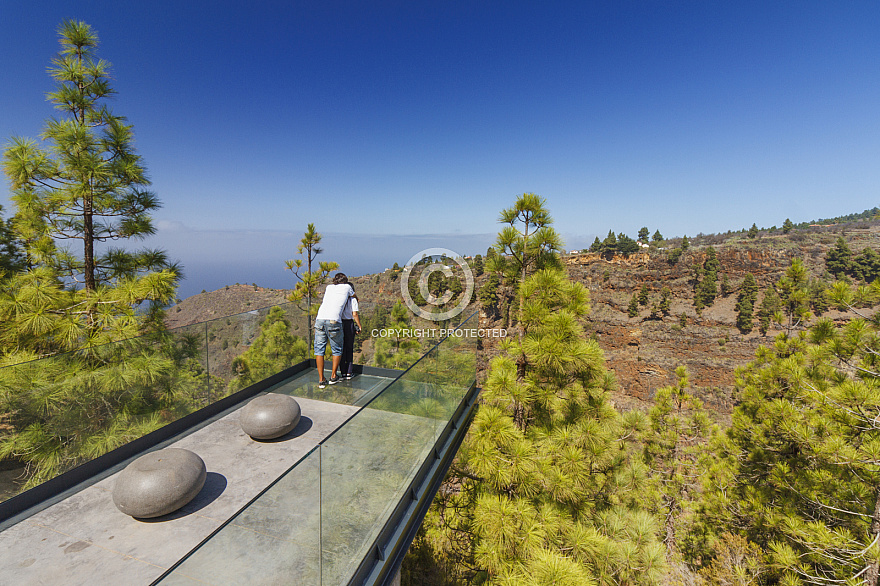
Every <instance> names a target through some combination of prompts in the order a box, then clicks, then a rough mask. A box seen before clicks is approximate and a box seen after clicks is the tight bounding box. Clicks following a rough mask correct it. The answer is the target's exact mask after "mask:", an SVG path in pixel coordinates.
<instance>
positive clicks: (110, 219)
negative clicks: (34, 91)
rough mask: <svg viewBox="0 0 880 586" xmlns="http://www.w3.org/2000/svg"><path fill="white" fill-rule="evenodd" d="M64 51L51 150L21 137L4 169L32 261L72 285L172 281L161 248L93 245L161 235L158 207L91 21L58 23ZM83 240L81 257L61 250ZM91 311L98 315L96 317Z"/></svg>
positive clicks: (56, 73) (47, 133) (56, 70)
mask: <svg viewBox="0 0 880 586" xmlns="http://www.w3.org/2000/svg"><path fill="white" fill-rule="evenodd" d="M58 32H59V37H60V42H61V52H60V53H59V54H58V56H57V57H55V58H54V59H53V61H52V67H50V69H49V72H50V73H51V75H52V77H53V79H54V80H55V81H56V82H57V83H58V87H57V89H56V90H55V91H54V92H51V93H50V94H49V99H50V100H51V101H52V102H53V103H54V104H55V107H56V108H57V109H58V110H59V111H60V112H62V113H63V115H64V117H62V118H60V119H52V120H50V121H49V122H47V124H46V129H45V130H44V131H43V136H44V137H45V139H46V142H47V143H48V148H42V147H41V146H40V145H39V144H38V143H36V142H35V141H32V140H29V139H24V138H20V137H13V138H12V140H11V144H10V146H9V147H8V148H7V149H6V151H5V153H4V161H3V166H4V170H5V172H6V175H7V177H9V179H10V182H11V184H12V191H13V201H15V203H16V205H17V208H18V212H17V214H16V217H15V228H16V231H17V232H18V235H19V237H20V238H21V239H22V240H23V241H24V242H25V244H26V251H27V255H28V264H29V265H30V266H36V265H43V266H48V267H50V268H51V269H52V270H53V271H54V272H55V273H56V274H57V275H58V277H60V278H62V279H64V280H65V282H66V283H67V284H73V283H81V284H82V285H83V286H84V287H85V288H86V289H87V290H89V291H92V292H95V291H97V290H98V288H99V287H102V286H107V285H111V284H115V283H117V282H119V281H121V280H123V279H134V278H136V277H137V276H139V275H143V274H145V273H153V274H157V273H159V272H163V273H162V278H163V279H166V280H167V281H168V286H170V287H173V286H174V283H175V282H176V279H177V277H178V274H177V273H178V268H179V267H176V266H175V265H173V264H171V263H169V262H168V260H167V256H166V255H165V253H164V252H162V251H160V250H143V251H140V252H137V253H131V252H127V251H125V250H123V249H120V248H116V247H110V248H108V249H107V250H106V252H104V253H103V254H100V255H99V254H98V253H97V251H96V249H95V245H96V244H99V243H102V242H108V241H116V240H120V239H123V240H124V239H129V238H134V239H140V238H144V237H146V236H149V235H151V234H153V233H155V228H154V227H153V224H152V220H151V218H150V212H152V211H153V210H156V209H157V208H159V207H160V203H159V200H158V199H157V197H156V195H155V194H154V193H152V192H151V191H149V190H148V189H147V188H148V187H149V185H150V182H149V180H148V179H147V177H146V170H145V168H144V166H143V163H142V161H141V157H140V156H139V155H138V154H137V153H136V151H135V150H134V147H133V145H132V140H133V133H132V126H131V125H129V124H127V123H126V120H125V118H123V117H121V116H117V115H115V114H113V113H112V112H111V111H110V109H109V108H108V107H107V106H106V105H105V104H103V103H102V102H103V101H104V100H105V99H106V98H108V97H109V96H111V95H113V94H114V91H113V89H112V88H111V87H110V84H109V79H110V78H109V73H108V69H109V64H108V63H107V62H105V61H103V60H101V59H98V58H97V56H96V54H95V49H96V48H97V46H98V37H97V35H96V34H95V33H94V31H92V29H91V27H90V26H89V25H87V24H86V23H84V22H77V21H72V20H68V21H65V22H63V23H62V24H61V26H60V27H59V29H58ZM65 240H79V241H81V242H82V254H81V255H77V254H75V253H74V252H73V251H71V250H67V249H63V248H59V247H58V246H57V245H56V243H57V242H59V241H65ZM90 317H94V316H91V315H90Z"/></svg>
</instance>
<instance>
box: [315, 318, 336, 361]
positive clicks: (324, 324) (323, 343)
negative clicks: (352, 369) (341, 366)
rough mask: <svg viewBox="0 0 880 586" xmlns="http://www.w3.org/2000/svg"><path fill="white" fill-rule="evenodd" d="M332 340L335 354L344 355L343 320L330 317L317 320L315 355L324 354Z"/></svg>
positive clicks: (331, 350)
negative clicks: (334, 319)
mask: <svg viewBox="0 0 880 586" xmlns="http://www.w3.org/2000/svg"><path fill="white" fill-rule="evenodd" d="M328 339H329V340H330V352H331V353H332V354H333V356H342V322H341V321H331V320H329V319H319V320H315V356H323V355H324V351H325V350H326V349H327V340H328Z"/></svg>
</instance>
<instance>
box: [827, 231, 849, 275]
mask: <svg viewBox="0 0 880 586" xmlns="http://www.w3.org/2000/svg"><path fill="white" fill-rule="evenodd" d="M852 256H853V254H852V251H851V250H850V249H849V246H848V245H847V243H846V240H844V239H843V236H841V237H840V238H838V239H837V242H836V243H835V244H834V246H833V247H832V248H831V249H830V250H829V251H828V254H826V255H825V268H827V269H828V272H829V273H831V274H832V275H833V276H834V277H836V278H838V279H839V278H840V277H842V276H843V275H846V274H848V273H850V272H851V270H852Z"/></svg>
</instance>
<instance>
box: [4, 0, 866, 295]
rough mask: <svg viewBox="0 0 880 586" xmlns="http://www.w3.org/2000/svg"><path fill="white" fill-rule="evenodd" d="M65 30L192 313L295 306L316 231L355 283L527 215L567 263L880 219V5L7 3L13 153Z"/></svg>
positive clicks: (35, 119) (7, 129)
mask: <svg viewBox="0 0 880 586" xmlns="http://www.w3.org/2000/svg"><path fill="white" fill-rule="evenodd" d="M65 18H76V19H80V20H84V21H86V22H88V23H89V24H91V25H92V26H93V27H94V29H95V30H96V31H97V33H98V35H99V37H100V39H101V47H100V48H99V54H100V56H101V57H103V58H105V59H106V60H108V61H110V62H111V63H112V65H113V68H112V73H113V78H114V86H115V88H116V90H117V92H118V95H117V96H116V97H115V98H114V100H113V102H112V108H113V109H114V111H115V112H116V113H118V114H122V115H124V116H127V117H128V119H129V121H130V122H131V123H132V124H133V125H134V130H135V136H136V144H137V147H138V149H139V151H140V153H141V154H142V155H143V157H144V161H145V164H146V166H147V168H148V170H149V174H150V177H151V179H152V181H153V189H154V190H155V191H156V192H157V194H158V195H159V197H160V199H161V200H162V201H163V204H164V207H163V208H162V209H161V210H160V211H158V212H157V213H156V214H155V216H154V217H155V219H156V221H157V225H158V226H159V232H158V234H157V236H156V237H154V238H153V239H152V241H151V242H150V244H153V245H159V246H164V247H165V248H167V249H168V250H169V251H170V252H171V254H172V256H174V257H176V258H178V259H179V260H180V261H182V262H183V264H184V265H185V266H186V268H187V273H188V279H187V281H186V282H185V283H184V285H183V286H182V288H181V294H182V296H186V295H188V294H191V293H193V292H198V291H200V290H201V289H203V288H204V289H208V290H210V289H214V288H217V287H220V286H222V285H224V284H228V283H234V282H247V283H250V282H257V283H259V284H264V285H266V286H272V287H288V286H291V283H292V281H291V277H290V275H289V273H285V271H283V261H284V260H285V259H287V258H292V257H293V256H294V255H295V246H296V242H297V240H298V239H299V237H300V236H301V234H302V232H303V230H304V229H305V226H306V224H307V223H308V222H314V223H315V224H316V225H317V227H318V229H319V231H321V232H322V233H323V234H324V235H325V240H324V244H325V249H326V252H325V255H324V256H325V258H326V259H327V260H336V261H339V262H340V263H341V264H342V269H343V270H345V271H346V272H348V273H350V274H361V273H364V272H372V271H377V270H382V269H383V268H385V267H387V266H390V265H391V264H393V262H395V261H398V262H403V261H405V260H406V259H408V258H410V257H411V256H412V255H413V254H414V253H416V252H417V251H419V250H421V249H422V248H427V247H430V246H444V247H447V248H450V249H453V250H456V251H460V252H461V253H462V254H472V253H475V252H485V248H486V246H487V245H488V244H489V243H490V242H491V240H492V237H493V235H494V234H495V233H496V232H497V230H498V229H499V225H498V224H497V222H496V220H497V216H498V212H499V210H501V209H502V208H503V207H506V206H508V205H510V204H511V203H512V202H513V200H514V198H515V197H516V195H517V194H519V193H523V192H527V191H531V192H535V193H538V194H540V195H542V196H544V197H545V198H546V199H547V202H548V205H549V207H550V209H551V212H552V213H553V215H554V217H555V220H556V224H555V225H556V228H557V229H558V230H559V231H560V232H561V233H562V234H563V236H564V238H565V240H566V244H567V247H568V248H580V247H583V246H587V245H589V243H590V242H591V241H592V239H593V237H594V236H596V235H600V236H604V235H605V234H606V233H607V232H608V230H609V228H610V229H614V231H615V232H626V233H628V234H630V235H635V233H636V232H637V231H638V229H639V228H640V227H641V226H648V227H649V228H650V230H651V231H652V232H653V231H654V230H655V229H659V230H660V231H661V232H662V233H663V234H664V235H667V236H672V235H681V234H686V233H688V234H695V233H697V232H706V233H709V232H718V231H726V230H729V229H739V228H747V227H748V226H750V225H751V224H752V222H756V223H757V224H758V225H759V226H768V227H769V226H771V225H774V224H775V225H781V224H782V222H783V220H785V218H786V217H789V218H791V219H792V220H794V221H796V222H798V221H804V220H809V219H814V218H820V217H831V216H836V215H841V214H847V213H852V212H858V211H862V210H864V209H867V208H870V207H873V206H875V205H878V193H880V164H878V162H880V114H878V111H880V110H878V104H880V59H878V56H880V35H878V34H877V30H878V25H880V4H877V3H876V2H845V3H833V2H809V1H798V2H773V3H767V2H714V3H713V2H705V1H693V2H675V1H669V2H661V1H646V2H627V1H622V0H614V1H607V2H584V1H582V2H547V3H536V2H491V1H483V2H472V1H471V2H454V1H453V2H448V1H447V2H442V3H441V2H437V3H431V4H428V3H422V2H411V1H410V2H403V1H401V2H332V1H331V2H290V1H287V2H263V1H256V2H251V3H242V2H232V1H212V2H196V1H189V0H188V1H186V2H180V1H176V2H165V1H155V2H140V3H130V2H118V1H113V2H111V1H105V0H100V1H85V0H77V1H75V2H73V1H68V2H61V1H51V0H46V1H41V2H20V3H13V2H11V1H9V0H0V71H2V72H3V77H2V80H3V83H2V85H0V95H2V106H3V107H2V108H0V138H2V139H3V140H4V141H6V140H7V139H8V138H9V137H11V136H13V135H17V136H25V137H36V136H38V134H39V132H40V130H41V128H42V125H43V123H44V121H45V120H46V118H47V117H49V116H50V115H52V114H53V110H52V107H51V105H50V104H49V103H48V102H46V101H45V93H46V92H47V91H49V90H51V89H52V82H51V80H50V79H49V77H48V75H47V74H46V67H47V65H48V64H49V60H50V59H51V57H52V55H54V54H55V53H56V52H57V49H58V44H57V35H56V28H57V25H58V24H59V23H60V22H61V21H62V20H63V19H65ZM8 196H9V192H8V189H7V184H6V183H5V182H4V183H3V185H2V186H0V204H2V205H3V206H4V208H5V210H4V213H5V214H6V215H8V214H9V213H11V211H12V210H11V208H12V206H11V205H10V202H9V201H8ZM438 242H440V243H438Z"/></svg>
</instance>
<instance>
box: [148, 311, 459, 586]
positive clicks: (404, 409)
mask: <svg viewBox="0 0 880 586" xmlns="http://www.w3.org/2000/svg"><path fill="white" fill-rule="evenodd" d="M476 321H477V319H476V317H475V316H472V317H471V319H469V320H467V321H465V322H464V323H463V324H462V325H461V326H460V329H459V330H457V331H456V332H454V333H453V334H451V335H450V336H448V337H447V338H445V339H444V340H443V341H441V342H439V343H437V344H436V345H434V346H433V347H432V348H431V349H430V350H429V351H428V352H427V353H425V354H424V355H423V356H422V357H421V358H420V359H419V360H418V361H417V362H416V363H415V364H413V365H412V366H411V367H410V368H409V369H408V370H407V371H406V372H404V373H403V374H401V375H400V376H399V377H398V378H397V379H395V380H394V381H393V382H392V383H391V384H390V385H388V386H387V387H386V388H385V389H384V390H383V391H382V392H381V393H379V394H378V395H377V396H376V397H375V398H373V400H372V401H370V402H369V403H368V404H367V405H365V406H364V407H362V408H360V409H359V410H358V411H357V412H356V413H355V414H354V415H353V416H352V417H351V418H350V419H348V420H347V421H346V422H345V423H344V424H343V425H342V426H341V427H339V428H338V429H337V430H336V431H335V432H334V433H333V434H332V435H330V436H329V437H327V438H326V439H324V440H323V442H321V444H320V445H318V446H317V447H316V448H315V449H314V450H313V451H311V452H310V453H309V454H308V455H307V456H305V457H304V458H302V459H301V460H299V461H298V462H297V463H296V464H295V465H294V466H293V467H291V468H290V470H288V471H287V473H285V474H284V475H283V476H282V477H281V478H279V479H278V480H277V481H276V482H275V483H274V484H273V485H271V486H270V487H269V488H268V489H266V490H265V491H264V492H263V493H262V494H261V495H259V496H258V497H256V498H255V499H254V500H253V501H251V503H250V504H249V505H247V506H246V507H245V508H244V509H242V510H241V511H240V512H239V513H238V514H237V515H235V516H234V517H233V518H232V519H230V520H229V521H228V522H227V523H226V524H224V525H223V526H222V527H221V528H220V529H218V530H217V531H216V532H215V533H214V534H213V535H212V536H211V537H209V538H208V539H207V540H206V541H204V542H203V543H202V544H201V545H200V546H199V547H198V548H197V549H196V550H194V551H193V552H192V553H191V554H190V555H189V556H187V557H186V558H184V560H183V561H182V562H181V563H180V564H179V565H177V566H176V567H175V568H173V569H172V571H171V572H169V573H168V574H167V575H166V576H164V577H163V579H162V580H161V581H160V582H159V583H162V584H184V583H186V584H189V583H192V584H196V583H198V584H281V583H284V584H312V585H338V584H345V583H347V582H348V581H349V580H350V579H351V577H352V576H353V574H354V573H355V571H356V570H357V569H358V566H359V565H360V564H361V562H362V561H363V560H365V559H367V557H368V556H369V555H372V554H371V553H370V552H371V550H372V548H373V547H374V545H375V543H376V540H377V537H378V536H379V534H380V532H381V531H382V530H383V528H385V525H386V523H388V522H389V518H391V515H392V511H393V510H394V509H395V508H396V507H397V506H398V505H399V503H401V502H402V499H404V498H405V496H406V494H407V491H409V490H410V488H411V485H412V484H413V481H414V479H415V478H416V475H417V474H418V473H419V470H420V469H421V468H422V466H423V465H424V464H425V462H426V460H427V459H428V458H430V457H432V454H433V453H434V450H435V448H436V447H437V444H438V443H439V442H438V439H441V437H442V436H443V432H444V430H445V429H446V428H447V426H449V425H450V421H451V420H452V418H453V416H454V415H455V414H456V412H457V410H458V408H459V406H460V405H461V404H462V402H463V401H464V399H465V398H466V397H467V395H468V392H469V391H470V390H471V389H472V388H473V385H474V384H475V380H476V349H477V347H476V344H477V337H475V336H473V335H468V334H472V333H473V332H472V330H468V329H467V328H468V327H469V326H468V324H475V323H476ZM473 327H476V326H475V325H474V326H473Z"/></svg>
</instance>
